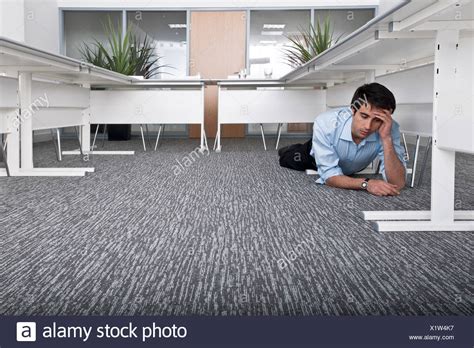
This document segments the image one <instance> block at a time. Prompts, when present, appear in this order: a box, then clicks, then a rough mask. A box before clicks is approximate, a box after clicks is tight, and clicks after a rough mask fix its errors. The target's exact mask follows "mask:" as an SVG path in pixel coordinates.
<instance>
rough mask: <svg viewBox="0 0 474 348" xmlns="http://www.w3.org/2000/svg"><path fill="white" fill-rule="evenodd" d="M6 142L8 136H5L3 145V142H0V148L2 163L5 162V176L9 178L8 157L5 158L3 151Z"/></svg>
mask: <svg viewBox="0 0 474 348" xmlns="http://www.w3.org/2000/svg"><path fill="white" fill-rule="evenodd" d="M7 142H8V134H5V144H4V143H3V141H1V142H0V146H1V147H2V156H3V162H5V170H6V172H7V176H10V168H9V167H8V157H7V152H6V151H5V146H6V145H7Z"/></svg>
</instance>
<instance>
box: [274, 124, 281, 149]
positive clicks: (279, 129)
mask: <svg viewBox="0 0 474 348" xmlns="http://www.w3.org/2000/svg"><path fill="white" fill-rule="evenodd" d="M281 126H283V123H278V135H277V142H276V146H275V150H278V144H280V135H281Z"/></svg>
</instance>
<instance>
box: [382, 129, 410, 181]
mask: <svg viewBox="0 0 474 348" xmlns="http://www.w3.org/2000/svg"><path fill="white" fill-rule="evenodd" d="M382 145H383V156H384V164H385V176H386V177H387V181H388V182H389V183H391V184H394V185H397V187H398V188H399V189H402V188H403V187H405V167H404V166H403V164H402V162H401V161H400V159H399V158H398V156H397V152H396V151H395V147H394V146H393V142H392V139H391V138H388V139H384V140H383V142H382Z"/></svg>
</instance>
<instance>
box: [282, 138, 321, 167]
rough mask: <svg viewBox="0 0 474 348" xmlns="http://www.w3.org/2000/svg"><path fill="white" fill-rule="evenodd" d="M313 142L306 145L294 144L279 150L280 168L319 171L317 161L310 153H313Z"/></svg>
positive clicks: (310, 141)
mask: <svg viewBox="0 0 474 348" xmlns="http://www.w3.org/2000/svg"><path fill="white" fill-rule="evenodd" d="M311 146H312V140H309V141H307V142H306V143H304V144H294V145H290V146H286V147H283V148H281V149H280V150H278V155H279V156H280V166H282V167H285V168H290V169H294V170H299V171H305V170H306V169H313V170H317V167H316V161H315V160H314V157H313V156H311V155H310V154H309V153H310V151H311Z"/></svg>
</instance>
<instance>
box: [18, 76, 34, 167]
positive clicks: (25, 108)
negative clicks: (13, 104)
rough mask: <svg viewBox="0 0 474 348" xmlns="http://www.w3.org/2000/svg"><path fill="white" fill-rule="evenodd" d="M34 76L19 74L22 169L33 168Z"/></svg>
mask: <svg viewBox="0 0 474 348" xmlns="http://www.w3.org/2000/svg"><path fill="white" fill-rule="evenodd" d="M31 84H32V74H31V73H25V72H20V73H18V85H19V88H18V90H19V93H20V98H19V99H20V140H21V147H20V163H21V169H27V170H28V169H32V168H33V112H34V111H33V109H32V104H31Z"/></svg>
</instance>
